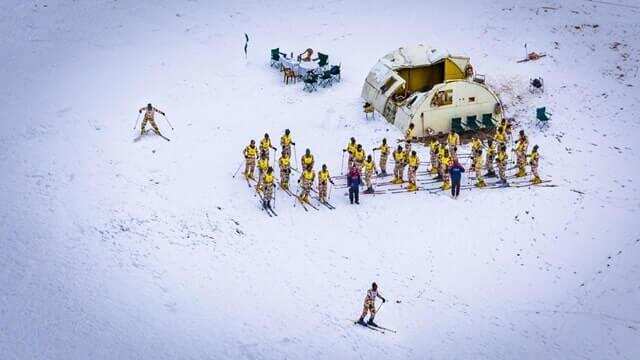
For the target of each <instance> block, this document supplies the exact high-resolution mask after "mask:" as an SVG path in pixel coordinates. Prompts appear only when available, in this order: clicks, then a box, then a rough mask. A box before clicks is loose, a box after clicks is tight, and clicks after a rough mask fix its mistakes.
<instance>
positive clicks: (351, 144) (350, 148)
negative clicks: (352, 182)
mask: <svg viewBox="0 0 640 360" xmlns="http://www.w3.org/2000/svg"><path fill="white" fill-rule="evenodd" d="M357 147H358V145H357V144H356V138H354V137H352V138H351V139H350V140H349V143H348V144H347V147H346V148H344V149H342V152H343V153H344V152H345V151H346V152H348V153H349V160H348V161H347V166H348V167H347V169H351V168H352V167H353V154H355V152H356V148H357ZM343 156H344V155H343ZM343 159H344V157H343Z"/></svg>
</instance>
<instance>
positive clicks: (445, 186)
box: [440, 149, 453, 190]
mask: <svg viewBox="0 0 640 360" xmlns="http://www.w3.org/2000/svg"><path fill="white" fill-rule="evenodd" d="M451 164H453V159H451V155H450V154H449V149H444V151H443V153H442V158H441V159H440V167H441V170H440V171H441V172H442V179H443V182H442V190H449V189H451V177H450V176H449V166H451Z"/></svg>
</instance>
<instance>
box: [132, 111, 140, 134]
mask: <svg viewBox="0 0 640 360" xmlns="http://www.w3.org/2000/svg"><path fill="white" fill-rule="evenodd" d="M140 114H142V113H141V112H138V117H137V118H136V124H135V125H133V130H135V129H136V128H137V127H138V120H140Z"/></svg>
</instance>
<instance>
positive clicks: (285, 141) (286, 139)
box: [280, 129, 296, 157]
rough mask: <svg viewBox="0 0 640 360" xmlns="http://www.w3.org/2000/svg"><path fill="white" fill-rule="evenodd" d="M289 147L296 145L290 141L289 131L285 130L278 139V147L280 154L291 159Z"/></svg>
mask: <svg viewBox="0 0 640 360" xmlns="http://www.w3.org/2000/svg"><path fill="white" fill-rule="evenodd" d="M291 145H293V146H295V145H296V143H294V142H293V140H292V139H291V131H289V129H285V131H284V135H282V136H281V137H280V146H282V154H283V155H284V154H285V153H286V154H287V155H289V157H291Z"/></svg>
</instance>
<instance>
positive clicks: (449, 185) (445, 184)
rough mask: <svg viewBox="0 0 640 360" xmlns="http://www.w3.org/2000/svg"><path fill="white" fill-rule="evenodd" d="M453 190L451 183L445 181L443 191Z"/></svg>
mask: <svg viewBox="0 0 640 360" xmlns="http://www.w3.org/2000/svg"><path fill="white" fill-rule="evenodd" d="M449 189H451V183H450V182H449V181H445V182H444V183H442V190H449Z"/></svg>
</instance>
